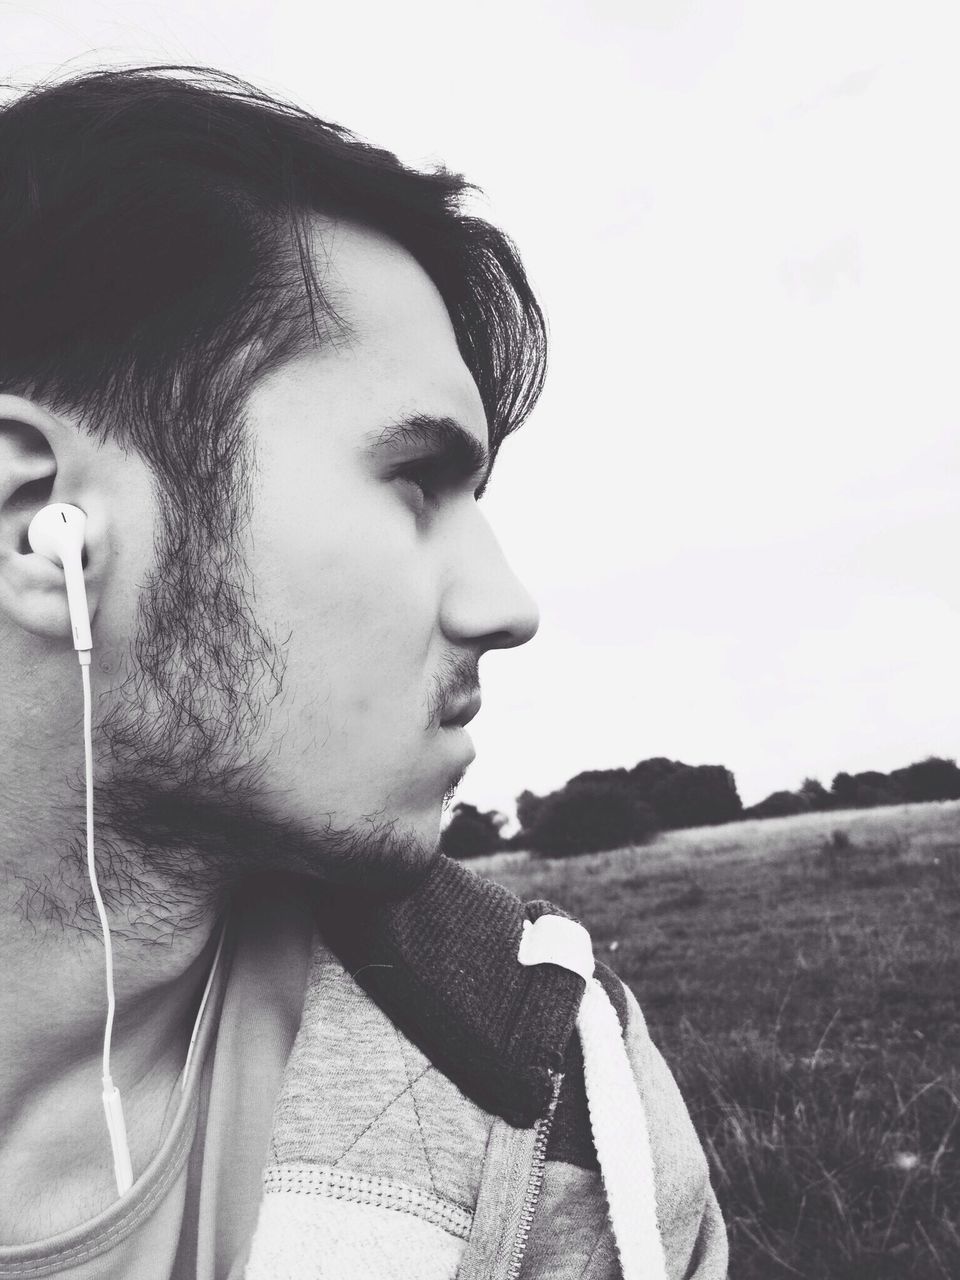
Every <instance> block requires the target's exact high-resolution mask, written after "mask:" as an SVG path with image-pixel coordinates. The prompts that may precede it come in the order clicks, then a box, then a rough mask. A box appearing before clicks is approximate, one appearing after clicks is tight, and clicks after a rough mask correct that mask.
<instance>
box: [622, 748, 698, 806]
mask: <svg viewBox="0 0 960 1280" xmlns="http://www.w3.org/2000/svg"><path fill="white" fill-rule="evenodd" d="M689 767H690V766H689V765H686V764H681V763H680V761H679V760H668V759H667V758H666V756H653V757H652V758H651V759H649V760H641V761H640V763H639V764H635V765H634V766H633V768H632V769H631V770H630V781H631V782H632V783H633V786H634V789H635V790H636V793H637V795H639V797H640V799H641V800H646V801H647V803H648V804H650V803H651V801H652V797H653V793H654V792H655V791H656V790H657V788H658V787H660V786H661V785H662V784H663V783H664V782H665V781H666V780H667V778H671V777H673V775H674V774H676V773H680V772H682V770H684V769H688V768H689Z"/></svg>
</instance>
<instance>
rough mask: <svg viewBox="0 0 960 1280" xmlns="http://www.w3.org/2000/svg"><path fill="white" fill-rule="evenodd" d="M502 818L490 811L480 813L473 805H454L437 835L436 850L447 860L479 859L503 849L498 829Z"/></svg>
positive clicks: (501, 823)
mask: <svg viewBox="0 0 960 1280" xmlns="http://www.w3.org/2000/svg"><path fill="white" fill-rule="evenodd" d="M503 822H504V818H503V815H502V814H500V813H497V812H496V810H493V809H491V810H490V811H489V812H488V813H481V812H480V810H479V809H477V807H476V805H472V804H463V803H461V804H458V805H456V806H455V807H454V811H453V817H452V818H451V819H450V821H449V822H448V823H447V825H446V827H445V828H444V830H443V833H442V834H441V836H440V847H441V849H442V850H443V852H444V853H445V854H446V855H447V857H449V858H479V857H481V856H482V855H483V854H485V853H495V852H496V850H497V849H501V848H502V847H503V843H504V842H503V839H502V837H501V835H500V827H501V826H502V825H503Z"/></svg>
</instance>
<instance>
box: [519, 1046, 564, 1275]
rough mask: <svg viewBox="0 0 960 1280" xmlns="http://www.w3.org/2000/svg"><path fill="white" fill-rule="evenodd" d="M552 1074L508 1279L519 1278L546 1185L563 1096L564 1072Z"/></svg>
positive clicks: (537, 1126)
mask: <svg viewBox="0 0 960 1280" xmlns="http://www.w3.org/2000/svg"><path fill="white" fill-rule="evenodd" d="M550 1078H551V1080H552V1081H553V1093H552V1094H551V1097H550V1105H549V1106H548V1107H547V1113H546V1115H543V1116H541V1117H540V1119H539V1120H538V1121H537V1122H536V1125H535V1126H534V1134H535V1136H534V1140H533V1163H532V1165H531V1167H530V1177H529V1179H528V1181H527V1193H526V1196H525V1197H524V1201H523V1208H522V1210H521V1211H520V1226H519V1227H518V1228H517V1235H516V1239H515V1240H514V1242H513V1253H512V1255H511V1258H510V1266H509V1268H508V1270H507V1273H506V1280H518V1277H519V1275H520V1268H521V1266H522V1265H523V1255H524V1254H525V1253H526V1251H527V1241H528V1240H529V1238H530V1228H531V1227H532V1225H533V1214H534V1210H535V1209H536V1207H537V1201H538V1200H539V1199H540V1189H541V1187H542V1186H543V1175H544V1171H545V1167H546V1163H547V1143H548V1142H549V1140H550V1130H551V1129H552V1128H553V1116H554V1112H555V1111H556V1109H557V1102H558V1100H559V1098H560V1086H561V1085H562V1084H563V1072H562V1071H551V1072H550Z"/></svg>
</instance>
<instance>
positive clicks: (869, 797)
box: [830, 769, 903, 809]
mask: <svg viewBox="0 0 960 1280" xmlns="http://www.w3.org/2000/svg"><path fill="white" fill-rule="evenodd" d="M830 791H831V793H832V795H833V797H834V800H835V801H836V806H837V808H841V809H873V808H876V807H878V806H880V805H885V804H901V803H902V802H903V796H902V794H901V793H900V791H899V790H898V788H897V786H896V783H895V782H893V781H892V780H891V779H890V778H889V777H887V775H886V774H885V773H878V772H877V770H876V769H867V770H866V771H865V772H863V773H853V774H850V773H838V774H837V775H836V777H835V778H834V780H833V784H832V785H831V787H830Z"/></svg>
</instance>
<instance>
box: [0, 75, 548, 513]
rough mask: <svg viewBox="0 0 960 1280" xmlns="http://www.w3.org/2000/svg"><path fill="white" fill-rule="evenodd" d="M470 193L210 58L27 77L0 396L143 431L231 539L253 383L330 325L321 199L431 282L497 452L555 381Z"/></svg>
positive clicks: (5, 253)
mask: <svg viewBox="0 0 960 1280" xmlns="http://www.w3.org/2000/svg"><path fill="white" fill-rule="evenodd" d="M471 190H472V188H471V186H470V184H468V183H467V182H465V181H464V179H463V178H461V177H460V176H458V175H456V174H453V173H449V172H447V171H446V170H444V169H442V168H441V169H437V170H436V171H433V172H420V171H417V170H415V169H411V168H409V167H407V166H405V165H403V164H402V163H401V162H400V161H399V160H398V159H397V158H396V157H395V156H394V155H392V154H391V153H390V152H387V151H383V150H380V149H377V148H375V147H373V146H371V145H369V144H367V143H365V142H363V141H361V140H359V139H358V138H356V137H355V136H354V135H352V134H351V133H349V132H348V131H347V130H346V129H343V128H341V127H340V126H338V125H333V124H328V123H326V122H325V121H323V120H319V119H317V118H316V117H315V116H312V115H310V114H309V113H308V112H306V111H304V110H301V109H300V108H298V107H295V106H291V105H289V104H287V103H284V102H280V101H277V100H275V99H274V98H271V97H269V96H268V95H266V94H265V93H262V92H260V91H259V90H257V89H255V88H254V87H252V86H250V85H248V84H246V83H244V82H242V81H240V80H238V79H236V78H235V77H233V76H230V75H227V74H225V73H223V72H219V71H214V70H211V69H208V68H203V67H177V66H163V67H138V68H130V69H122V70H109V71H98V72H95V73H92V74H87V75H82V76H79V77H76V78H74V79H70V80H67V81H64V82H62V83H59V84H54V85H52V86H46V87H42V86H41V87H38V88H35V89H33V90H30V91H28V92H27V93H25V94H23V95H22V96H20V97H19V98H17V99H15V100H13V101H11V102H10V103H8V104H7V105H5V106H3V107H0V391H4V390H5V391H13V392H18V393H20V394H32V395H34V396H36V397H37V398H38V399H40V400H42V401H44V402H45V403H48V404H49V405H50V406H51V407H53V408H54V409H60V410H61V411H69V412H72V413H74V414H77V415H78V416H79V420H80V423H81V425H82V426H83V427H84V429H86V430H88V431H90V432H92V433H96V434H98V435H100V436H101V438H103V439H106V438H113V439H117V440H119V441H120V442H121V443H122V444H123V445H124V447H128V446H130V447H133V448H134V449H135V450H136V451H137V452H139V453H140V454H141V455H142V456H143V457H144V458H145V459H146V460H147V461H148V462H149V463H150V465H151V466H152V468H153V470H154V472H155V474H156V476H157V478H158V481H159V483H160V484H161V486H162V487H163V488H164V489H165V490H166V491H167V493H168V496H169V499H170V500H171V501H172V502H173V503H175V504H176V505H178V506H180V509H181V512H183V511H186V510H190V511H191V513H192V515H193V517H194V519H196V517H197V515H198V514H199V513H205V514H204V515H203V520H202V522H203V524H204V525H205V532H207V533H208V534H210V535H213V536H214V537H216V536H217V534H219V535H221V536H223V535H224V534H225V533H228V532H229V526H224V525H222V523H221V522H222V521H223V520H224V519H229V517H228V516H225V515H224V504H223V498H224V496H225V494H224V489H223V484H224V482H225V480H229V479H231V478H232V481H233V482H235V480H236V474H235V473H236V464H237V462H238V459H239V458H240V456H241V454H242V452H243V450H244V448H245V445H244V441H243V433H242V430H241V428H240V421H241V417H242V408H243V404H244V401H245V400H246V397H247V395H248V393H249V391H250V389H251V388H252V386H253V383H254V381H255V380H256V379H257V378H258V377H259V376H261V375H262V374H263V373H265V372H266V371H267V370H269V369H271V368H275V367H276V366H277V365H278V364H280V363H282V362H283V361H284V360H286V359H289V358H290V357H291V356H293V355H295V354H297V353H299V352H300V351H303V350H306V349H308V348H309V347H310V346H312V345H314V344H316V343H318V342H323V341H325V340H326V339H328V338H329V337H330V335H331V334H332V333H333V332H334V331H335V329H336V325H337V317H336V315H335V313H334V311H333V308H332V306H331V303H330V300H329V299H328V298H326V297H325V296H324V293H323V289H322V287H321V284H320V281H319V279H318V273H317V271H316V269H315V268H316V264H315V263H314V262H313V259H312V255H311V253H310V252H309V250H308V243H309V241H308V234H309V222H310V218H311V216H312V215H313V214H327V215H333V216H336V217H343V218H347V219H352V220H354V221H357V222H359V223H361V224H364V225H367V226H369V227H372V228H374V229H376V230H378V231H381V232H383V233H384V234H386V235H388V236H390V237H392V239H393V240H395V241H396V242H398V243H399V244H400V245H402V246H403V247H404V248H405V249H407V250H408V251H409V252H410V253H411V254H412V255H413V256H414V257H415V258H416V259H417V261H418V262H419V263H420V265H421V266H422V267H423V269H424V270H425V271H426V272H427V274H428V275H429V276H430V277H431V279H432V280H433V282H434V283H435V284H436V286H437V288H438V290H439V291H440V294H441V296H442V297H443V300H444V302H445V304H446V306H447V309H448V311H449V313H450V317H451V320H452V323H453V327H454V330H455V333H456V338H457V342H458V345H459V348H460V352H461V354H462V356H463V359H464V361H465V363H466V365H467V367H468V368H469V370H470V372H471V374H472V375H473V377H474V380H475V381H476V384H477V387H478V390H479V392H480V396H481V399H482V401H483V405H484V408H485V410H486V414H487V420H488V429H489V433H490V451H491V453H492V454H493V455H494V456H495V455H496V452H497V450H498V448H499V446H500V444H501V443H502V441H503V439H504V438H505V437H506V435H507V434H508V433H509V432H510V431H512V430H514V429H515V428H516V427H517V426H519V425H520V423H521V422H522V421H523V420H524V418H525V417H526V416H527V414H528V413H529V412H530V410H531V408H532V407H533V405H534V403H535V401H536V399H537V396H538V395H539V393H540V389H541V386H542V383H543V376H544V368H545V354H546V341H545V327H544V321H543V316H542V313H541V311H540V308H539V306H538V304H537V301H536V299H535V298H534V296H533V293H532V291H531V289H530V286H529V284H528V282H527V279H526V275H525V273H524V270H523V267H522V265H521V263H520V261H519V258H518V256H517V253H516V251H515V249H514V247H513V245H512V244H511V242H510V241H509V240H508V239H507V237H506V236H505V235H504V234H503V233H502V232H500V231H499V230H497V229H495V228H494V227H493V226H491V225H490V224H489V223H487V222H485V221H483V220H481V219H479V218H476V217H472V216H468V214H467V213H465V212H464V210H463V197H464V195H465V194H467V193H468V192H470V191H471ZM237 492H238V490H237V488H236V485H235V483H233V487H231V488H229V489H228V490H227V491H226V496H227V497H230V498H231V501H230V502H228V503H227V506H228V507H230V508H233V509H234V510H233V518H234V519H235V516H236V513H235V508H236V496H237ZM218 513H219V514H218ZM232 523H233V521H232V520H230V525H232ZM218 525H219V527H215V526H218Z"/></svg>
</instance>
